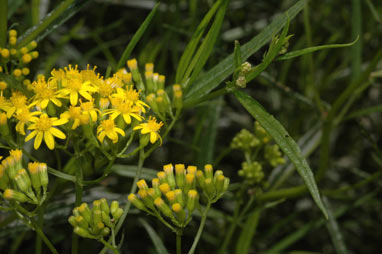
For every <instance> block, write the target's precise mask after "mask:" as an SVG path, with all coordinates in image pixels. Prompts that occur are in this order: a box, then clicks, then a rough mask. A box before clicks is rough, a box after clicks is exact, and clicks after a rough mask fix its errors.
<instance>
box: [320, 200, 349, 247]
mask: <svg viewBox="0 0 382 254" xmlns="http://www.w3.org/2000/svg"><path fill="white" fill-rule="evenodd" d="M323 200H324V203H325V206H326V207H327V209H328V215H329V220H328V221H327V222H326V228H327V229H328V231H329V234H330V237H331V238H332V242H333V245H334V248H335V250H336V252H337V254H346V253H348V252H347V250H346V246H345V243H344V240H343V237H342V234H341V231H340V228H339V226H338V223H337V221H336V218H335V217H334V214H333V212H332V208H331V206H330V203H329V200H328V199H327V198H325V197H324V198H323Z"/></svg>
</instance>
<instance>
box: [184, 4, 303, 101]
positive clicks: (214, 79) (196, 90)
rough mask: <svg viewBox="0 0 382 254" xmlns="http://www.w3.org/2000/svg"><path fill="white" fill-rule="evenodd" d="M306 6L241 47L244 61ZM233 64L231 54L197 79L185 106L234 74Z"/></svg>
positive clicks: (296, 6) (290, 11)
mask: <svg viewBox="0 0 382 254" xmlns="http://www.w3.org/2000/svg"><path fill="white" fill-rule="evenodd" d="M305 4H306V0H299V1H298V2H297V3H296V4H294V5H293V6H292V7H290V8H289V9H288V10H287V11H286V13H285V15H280V16H278V17H277V18H276V19H275V20H274V21H273V22H272V23H271V24H270V25H268V26H267V27H266V28H264V29H263V30H262V31H261V33H260V34H259V35H257V36H255V37H254V38H252V40H250V41H249V42H247V43H246V44H244V45H243V46H241V57H242V60H243V61H246V60H247V59H248V58H249V57H250V56H251V55H253V54H254V53H255V52H257V51H258V50H259V49H260V48H261V47H262V46H264V45H265V44H266V43H267V42H268V41H269V40H271V39H272V37H273V36H274V35H275V34H276V33H278V32H279V31H280V30H281V29H282V28H283V27H284V26H285V24H286V23H287V16H288V17H289V20H292V19H293V18H294V17H295V16H296V15H297V14H298V13H299V12H300V11H301V10H302V9H303V7H304V5H305ZM233 63H234V55H233V54H231V55H229V56H228V57H226V58H225V59H224V60H223V61H221V62H220V63H219V64H217V65H216V66H215V67H213V68H212V69H211V70H209V71H208V72H206V73H204V74H203V75H201V77H200V78H198V79H196V80H195V82H194V84H193V85H192V86H191V87H190V89H189V90H188V91H187V93H186V95H185V98H186V101H185V104H186V103H190V102H192V101H195V100H197V99H199V98H201V97H203V96H205V95H206V94H208V93H209V92H210V91H211V90H213V89H214V88H216V87H217V86H218V85H220V84H221V83H222V82H223V81H224V80H225V79H226V78H227V77H229V76H230V75H231V74H232V73H233V69H234V68H233Z"/></svg>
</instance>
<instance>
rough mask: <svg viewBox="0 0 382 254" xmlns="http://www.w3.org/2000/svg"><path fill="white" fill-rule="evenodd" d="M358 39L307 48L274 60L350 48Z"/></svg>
mask: <svg viewBox="0 0 382 254" xmlns="http://www.w3.org/2000/svg"><path fill="white" fill-rule="evenodd" d="M358 39H359V37H358V36H357V38H356V39H355V40H354V41H352V42H350V43H344V44H328V45H321V46H315V47H309V48H305V49H299V50H295V51H291V52H288V53H286V54H284V55H282V56H280V57H278V58H277V59H276V61H281V60H287V59H291V58H294V57H298V56H302V55H305V54H309V53H312V52H314V51H318V50H323V49H331V48H344V47H350V46H353V45H354V44H355V43H356V42H357V41H358Z"/></svg>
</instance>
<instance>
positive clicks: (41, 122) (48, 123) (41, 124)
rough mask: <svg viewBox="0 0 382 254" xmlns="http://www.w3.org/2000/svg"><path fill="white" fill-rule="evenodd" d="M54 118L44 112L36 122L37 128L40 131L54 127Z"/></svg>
mask: <svg viewBox="0 0 382 254" xmlns="http://www.w3.org/2000/svg"><path fill="white" fill-rule="evenodd" d="M52 122H53V121H52V119H50V118H49V117H48V115H46V114H44V115H42V116H40V118H39V119H38V120H37V122H36V129H37V130H39V131H48V130H49V129H50V128H51V127H52Z"/></svg>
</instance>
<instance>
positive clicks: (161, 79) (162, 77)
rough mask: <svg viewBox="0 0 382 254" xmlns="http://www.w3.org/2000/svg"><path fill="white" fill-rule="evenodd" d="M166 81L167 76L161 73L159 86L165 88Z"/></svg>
mask: <svg viewBox="0 0 382 254" xmlns="http://www.w3.org/2000/svg"><path fill="white" fill-rule="evenodd" d="M165 81H166V77H165V76H164V75H159V77H158V85H157V88H158V90H159V89H164V83H165Z"/></svg>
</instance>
